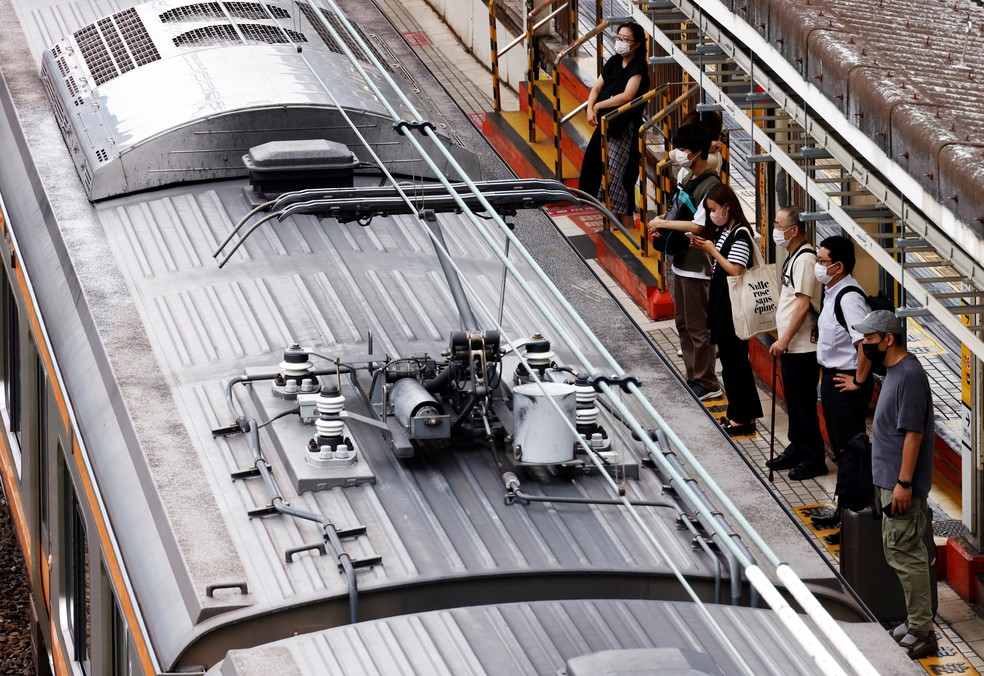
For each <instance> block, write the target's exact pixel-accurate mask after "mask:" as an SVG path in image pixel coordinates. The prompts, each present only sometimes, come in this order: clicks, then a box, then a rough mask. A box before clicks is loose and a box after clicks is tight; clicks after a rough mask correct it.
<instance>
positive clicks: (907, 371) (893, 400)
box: [871, 354, 936, 497]
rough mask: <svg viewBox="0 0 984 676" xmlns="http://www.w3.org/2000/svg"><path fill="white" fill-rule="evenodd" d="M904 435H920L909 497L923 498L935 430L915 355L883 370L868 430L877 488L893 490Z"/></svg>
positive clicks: (928, 392) (928, 485)
mask: <svg viewBox="0 0 984 676" xmlns="http://www.w3.org/2000/svg"><path fill="white" fill-rule="evenodd" d="M906 431H911V432H922V433H923V438H922V445H921V446H920V447H919V458H918V459H917V460H916V469H915V472H914V473H913V475H912V494H913V495H916V496H921V497H925V496H927V495H929V489H930V488H931V487H932V485H933V446H934V442H935V439H936V428H935V423H934V419H933V393H932V391H931V390H930V387H929V378H928V377H927V376H926V371H925V370H924V369H923V367H922V364H920V363H919V360H918V359H916V357H915V356H914V355H911V354H910V355H907V356H906V357H905V358H903V359H902V360H901V361H900V362H899V363H897V364H895V365H894V366H889V367H888V368H887V369H886V373H885V380H884V381H883V382H882V387H881V393H880V394H879V395H878V406H877V407H876V408H875V420H874V424H873V425H872V429H871V474H872V479H873V481H874V483H875V485H876V486H881V487H882V488H887V489H888V490H892V489H893V488H894V487H895V482H897V481H898V479H899V470H900V469H901V468H902V443H903V442H904V441H905V433H906Z"/></svg>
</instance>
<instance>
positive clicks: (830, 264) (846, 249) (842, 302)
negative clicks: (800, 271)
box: [816, 236, 874, 460]
mask: <svg viewBox="0 0 984 676" xmlns="http://www.w3.org/2000/svg"><path fill="white" fill-rule="evenodd" d="M854 262H855V258H854V243H853V242H851V240H850V239H848V238H847V237H842V236H835V237H828V238H827V239H825V240H823V241H822V242H820V248H819V249H818V250H817V262H816V276H817V279H818V280H819V281H820V283H821V284H824V285H825V289H824V300H823V309H822V310H821V312H820V318H819V320H818V322H817V324H818V326H817V328H818V341H817V361H818V362H820V369H821V371H822V376H821V380H820V404H821V407H822V409H823V417H824V422H825V423H826V426H827V437H828V438H829V439H830V446H831V450H833V452H834V459H835V460H836V459H837V458H838V457H839V456H840V452H841V449H843V448H844V445H845V444H847V442H848V440H850V439H851V437H853V436H854V435H856V434H859V433H861V432H864V431H865V419H866V418H867V417H868V408H869V407H870V405H871V393H872V389H873V387H874V379H873V378H872V377H871V376H870V374H869V372H870V370H871V362H869V361H868V359H867V358H866V357H865V356H864V353H863V352H862V351H861V341H862V340H863V338H864V336H863V335H861V333H860V332H858V331H857V330H856V329H854V328H853V327H854V325H855V324H860V323H861V320H862V319H864V318H865V317H866V316H867V315H868V312H870V310H871V309H870V308H869V307H868V302H867V300H866V296H865V294H864V291H863V290H862V289H861V285H860V284H858V282H857V280H856V279H854V277H852V276H851V273H852V272H853V271H854ZM849 327H850V328H849Z"/></svg>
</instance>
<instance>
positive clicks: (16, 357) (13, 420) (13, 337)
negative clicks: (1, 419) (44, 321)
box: [3, 275, 21, 442]
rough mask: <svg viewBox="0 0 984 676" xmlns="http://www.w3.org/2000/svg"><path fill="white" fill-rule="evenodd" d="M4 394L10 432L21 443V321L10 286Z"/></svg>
mask: <svg viewBox="0 0 984 676" xmlns="http://www.w3.org/2000/svg"><path fill="white" fill-rule="evenodd" d="M4 276H6V275H4ZM3 393H4V397H5V399H6V402H7V417H8V418H9V424H10V432H11V433H12V434H13V435H14V436H15V437H16V438H17V441H18V442H20V427H21V425H20V423H21V420H20V415H21V412H20V321H19V319H18V316H17V299H16V298H14V292H13V290H12V289H11V288H10V284H4V290H3Z"/></svg>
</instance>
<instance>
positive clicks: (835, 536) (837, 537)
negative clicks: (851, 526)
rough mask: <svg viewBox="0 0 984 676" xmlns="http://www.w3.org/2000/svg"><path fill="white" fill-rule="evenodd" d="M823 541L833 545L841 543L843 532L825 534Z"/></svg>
mask: <svg viewBox="0 0 984 676" xmlns="http://www.w3.org/2000/svg"><path fill="white" fill-rule="evenodd" d="M823 541H824V542H826V543H827V544H828V545H830V546H831V547H833V546H836V545H839V544H840V543H841V532H840V531H837V532H836V533H831V534H830V535H824V536H823Z"/></svg>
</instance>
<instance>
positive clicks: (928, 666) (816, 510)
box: [793, 503, 980, 676]
mask: <svg viewBox="0 0 984 676" xmlns="http://www.w3.org/2000/svg"><path fill="white" fill-rule="evenodd" d="M833 506H834V505H833V504H832V503H827V504H823V503H821V504H816V505H800V506H798V507H793V511H794V512H796V516H798V517H799V518H800V520H801V521H802V522H803V523H804V525H805V526H806V529H807V530H808V531H810V532H811V533H813V535H814V537H816V538H817V540H818V541H819V542H820V545H821V546H822V547H824V548H825V549H826V550H827V551H828V552H830V554H831V556H833V557H834V558H836V559H839V558H840V545H829V544H827V543H826V542H825V541H824V539H823V538H824V536H825V535H830V534H831V533H835V532H837V529H836V528H822V529H818V528H814V527H813V520H812V518H811V517H813V516H815V515H817V514H821V513H823V512H825V511H826V510H828V509H831V508H833ZM933 630H934V631H935V632H936V640H937V641H938V642H939V648H937V650H936V654H935V655H932V656H930V657H924V658H922V659H920V660H918V662H919V664H920V666H922V668H923V669H925V670H926V672H927V673H930V674H933V676H939V675H940V674H965V675H970V676H980V672H978V671H977V669H975V668H974V667H973V665H972V664H971V663H970V662H969V661H968V659H967V658H966V657H965V656H964V654H963V653H961V652H960V650H958V649H957V647H956V646H955V645H953V642H952V641H950V639H949V638H948V637H947V635H946V634H945V633H944V632H943V631H942V630H941V629H940V628H939V627H938V626H934V627H933Z"/></svg>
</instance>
